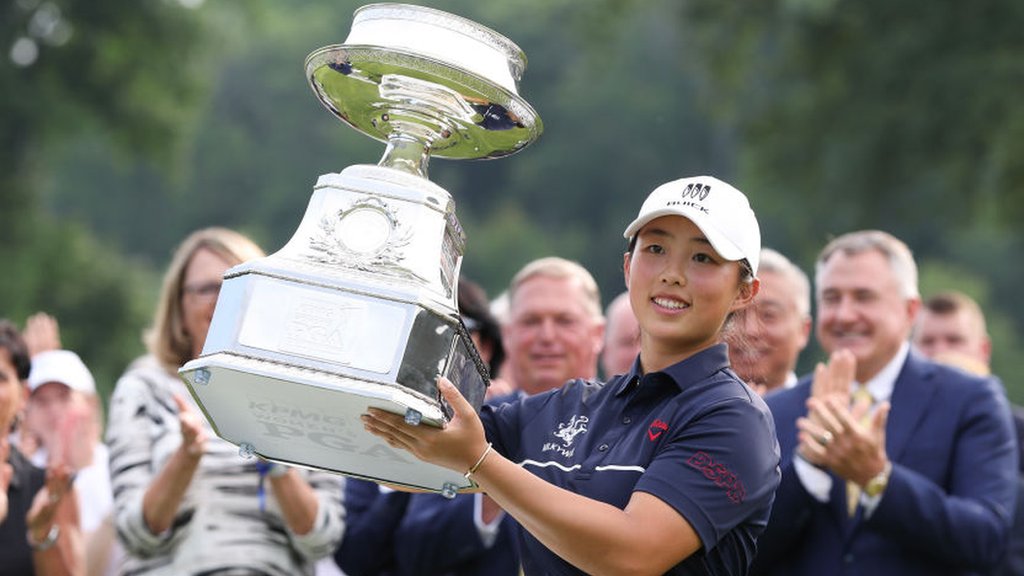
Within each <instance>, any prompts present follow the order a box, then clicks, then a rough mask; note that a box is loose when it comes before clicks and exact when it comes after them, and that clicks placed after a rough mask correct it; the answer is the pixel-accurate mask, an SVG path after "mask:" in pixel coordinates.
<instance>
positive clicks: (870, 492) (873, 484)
mask: <svg viewBox="0 0 1024 576" xmlns="http://www.w3.org/2000/svg"><path fill="white" fill-rule="evenodd" d="M890 474H892V462H889V461H888V460H887V461H886V462H885V467H884V468H882V471H881V472H879V473H878V474H876V475H875V477H874V478H872V479H871V480H868V483H867V484H865V485H864V494H865V495H866V496H868V497H869V498H874V497H875V496H878V495H879V494H881V493H882V492H885V488H886V486H888V485H889V475H890Z"/></svg>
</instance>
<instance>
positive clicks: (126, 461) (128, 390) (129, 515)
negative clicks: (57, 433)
mask: <svg viewBox="0 0 1024 576" xmlns="http://www.w3.org/2000/svg"><path fill="white" fill-rule="evenodd" d="M170 416H171V412H170V410H169V408H168V407H166V406H162V405H161V402H160V401H159V399H158V397H157V396H156V390H155V386H154V385H153V384H152V383H150V382H148V381H146V380H145V379H143V378H142V377H140V376H139V375H138V374H134V373H131V372H129V373H127V374H125V375H124V376H122V377H121V379H120V380H119V381H118V384H117V387H116V389H115V390H114V394H113V396H112V397H111V399H110V414H109V417H108V421H107V444H108V446H109V448H110V480H111V486H112V488H113V490H114V522H115V526H116V528H117V532H118V534H119V536H120V537H121V540H122V542H123V543H124V545H125V547H126V548H127V549H128V551H129V552H131V553H132V554H135V555H138V556H142V557H148V556H153V555H157V554H161V553H164V552H167V551H168V550H170V548H171V545H172V541H173V536H174V533H175V531H176V530H177V523H175V524H173V525H172V526H171V528H170V529H169V530H167V531H165V532H164V533H162V534H154V533H153V532H151V531H150V529H149V527H148V526H147V525H146V521H145V518H144V517H143V511H142V500H143V497H144V496H145V493H146V488H147V487H148V486H149V484H150V483H151V482H152V480H153V475H154V474H153V471H154V469H155V467H154V463H153V460H154V458H153V445H154V443H155V442H156V441H158V440H159V439H160V438H162V437H163V436H165V435H166V434H168V433H169V428H168V426H167V425H166V422H167V420H168V418H169V417H170ZM174 422H175V423H177V420H176V419H175V420H174Z"/></svg>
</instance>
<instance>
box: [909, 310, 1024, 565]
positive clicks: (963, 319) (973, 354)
mask: <svg viewBox="0 0 1024 576" xmlns="http://www.w3.org/2000/svg"><path fill="white" fill-rule="evenodd" d="M912 341H913V343H914V346H916V347H917V349H918V350H920V351H921V353H923V354H924V355H925V356H928V357H929V358H932V359H934V360H936V361H938V362H943V363H946V364H952V365H953V366H957V367H959V368H963V369H964V370H967V371H968V372H973V373H975V374H982V375H986V374H988V373H989V371H990V367H989V361H990V360H991V358H992V340H991V338H989V335H988V329H987V328H986V326H985V314H984V313H983V312H982V311H981V306H978V303H977V302H975V301H974V299H972V298H971V297H970V296H968V295H966V294H963V293H961V292H956V291H948V292H940V293H938V294H935V295H934V296H931V297H929V298H928V299H927V300H925V301H924V306H923V307H922V308H921V314H920V315H919V316H918V318H917V322H916V324H915V325H914V335H913V337H912ZM1011 409H1012V411H1013V424H1014V426H1015V427H1016V430H1017V447H1018V449H1019V450H1021V451H1024V408H1022V407H1020V406H1011ZM1018 454H1019V457H1020V461H1021V462H1020V463H1021V465H1022V466H1024V454H1022V453H1020V452H1018ZM1020 472H1021V474H1020V476H1019V477H1018V480H1017V510H1016V512H1015V514H1014V521H1013V528H1012V530H1011V532H1010V546H1009V549H1008V550H1007V554H1006V557H1005V558H1004V559H1003V561H1002V563H1000V565H999V567H998V568H997V569H996V570H995V571H993V572H992V573H991V574H992V576H1019V575H1020V574H1024V469H1021V471H1020Z"/></svg>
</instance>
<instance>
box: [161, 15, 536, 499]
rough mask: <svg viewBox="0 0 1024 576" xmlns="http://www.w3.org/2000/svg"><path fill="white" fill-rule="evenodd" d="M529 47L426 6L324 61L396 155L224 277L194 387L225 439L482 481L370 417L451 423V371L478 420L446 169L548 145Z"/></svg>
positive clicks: (459, 240) (339, 467)
mask: <svg viewBox="0 0 1024 576" xmlns="http://www.w3.org/2000/svg"><path fill="white" fill-rule="evenodd" d="M525 66H526V57H525V56H524V54H523V52H522V51H521V50H520V49H519V47H518V46H516V45H515V44H513V43H512V42H511V41H510V40H508V39H507V38H505V37H504V36H502V35H500V34H498V33H496V32H494V31H492V30H490V29H489V28H486V27H484V26H481V25H479V24H476V23H474V22H472V21H469V20H466V19H464V18H461V17H458V16H455V15H452V14H448V13H446V12H441V11H439V10H435V9H431V8H425V7H420V6H411V5H403V4H372V5H368V6H364V7H362V8H360V9H358V10H356V12H355V15H354V18H353V22H352V28H351V31H350V33H349V35H348V37H347V38H346V40H345V43H344V44H341V45H335V46H327V47H324V48H321V49H319V50H316V51H314V52H313V53H312V54H310V55H309V57H308V58H307V59H306V77H307V79H308V80H309V83H310V85H311V86H312V88H313V91H314V92H315V93H316V96H317V97H318V98H319V99H320V101H321V102H322V103H323V105H324V106H325V107H326V108H327V109H328V110H329V111H330V112H331V113H332V114H334V115H335V116H337V117H338V118H340V119H341V120H342V121H344V122H345V123H346V124H348V125H349V126H352V127H353V128H355V129H356V130H358V131H360V132H363V133H364V134H367V135H369V136H371V137H373V138H375V139H377V140H380V141H383V142H385V143H386V144H387V148H386V150H385V152H384V156H383V158H382V159H381V160H380V162H379V163H378V164H377V165H356V166H350V167H348V168H346V169H344V170H343V171H342V172H341V173H340V174H325V175H322V176H320V178H319V180H318V181H317V183H316V186H315V188H314V193H313V196H312V198H311V199H310V202H309V206H308V208H307V209H306V213H305V216H304V217H303V219H302V222H301V223H300V224H299V228H298V230H297V231H296V232H295V234H294V236H293V237H292V238H291V240H290V241H289V242H288V243H287V244H286V245H285V246H284V247H283V248H282V249H281V250H279V251H278V252H277V253H275V254H272V255H271V256H268V257H266V258H263V259H259V260H255V261H251V262H246V263H244V264H241V265H239V266H236V267H234V268H232V269H230V270H228V272H227V273H225V275H224V284H223V287H222V289H221V292H220V297H219V299H218V301H217V308H216V311H215V313H214V316H213V323H212V325H211V327H210V331H209V335H208V336H207V339H206V343H205V345H204V348H203V352H202V355H201V356H200V357H199V358H197V359H195V360H192V361H190V362H188V363H187V364H185V365H184V366H183V367H182V368H181V370H180V374H181V376H182V378H183V379H184V380H185V382H186V383H187V384H188V387H189V388H190V390H191V391H192V394H193V396H194V397H195V399H196V400H197V402H198V403H199V405H200V407H201V408H202V410H203V412H204V413H205V414H206V416H207V418H208V419H209V420H210V422H211V423H212V424H213V427H214V429H215V430H216V432H217V434H218V435H220V436H221V437H222V438H224V439H226V440H228V441H230V442H232V443H234V444H236V445H238V446H239V449H240V451H241V452H242V453H243V454H245V455H257V456H259V457H261V458H265V459H267V460H271V461H276V462H282V463H285V464H291V465H298V466H304V467H309V468H317V469H323V470H329V471H333V472H338V473H341V474H346V475H350V476H357V477H362V478H368V479H371V480H378V481H382V482H390V483H394V484H400V485H405V486H409V487H414V488H421V489H426V490H432V491H438V492H441V493H443V494H445V495H447V496H454V494H455V491H456V490H458V489H460V488H467V487H470V486H472V485H473V484H472V481H471V480H468V479H466V478H465V477H463V476H462V475H461V474H458V473H456V472H453V471H450V470H447V469H444V468H441V467H438V466H434V465H432V464H426V463H423V462H419V461H417V460H415V459H414V458H413V457H411V456H410V455H408V454H406V453H404V452H402V451H400V450H395V449H392V448H390V447H389V446H387V445H386V444H384V443H383V442H381V441H380V440H378V439H377V438H376V437H374V436H372V435H370V434H369V433H367V432H365V431H364V430H363V427H362V423H361V422H360V420H359V416H360V415H361V414H364V413H365V412H366V410H367V408H368V407H371V406H372V407H377V408H382V409H384V410H389V411H391V412H394V413H397V414H404V415H405V418H406V420H407V421H409V422H411V423H422V424H423V425H432V426H443V425H444V424H445V422H446V421H447V418H448V417H449V413H448V407H447V406H446V405H445V404H444V403H443V402H442V401H441V400H440V399H439V395H438V391H437V386H436V378H437V376H445V377H446V378H448V379H449V380H451V381H452V382H453V383H454V384H455V386H456V387H458V388H459V390H460V391H461V392H462V394H463V395H464V396H465V397H466V398H467V399H468V400H469V401H470V403H472V404H473V405H474V407H476V408H477V409H479V407H480V404H481V403H482V402H483V397H484V392H485V390H486V387H487V384H488V377H487V370H486V368H485V367H484V364H483V363H482V362H481V360H480V357H479V355H478V353H477V351H476V348H475V347H474V345H473V342H472V340H471V339H470V337H469V334H468V332H467V331H466V328H465V326H464V325H463V324H462V322H461V320H460V317H459V313H458V305H457V302H456V297H457V293H458V290H457V285H458V277H459V267H460V266H461V263H462V254H463V250H464V247H465V235H464V234H463V231H462V228H461V226H460V225H459V221H458V219H457V218H456V216H455V205H454V202H453V200H452V198H451V196H450V195H449V194H448V192H446V191H445V190H444V189H442V188H441V187H439V186H437V185H436V184H434V183H432V182H430V180H428V179H427V164H428V160H429V158H430V156H440V157H443V158H455V159H460V158H467V159H475V158H498V157H501V156H506V155H509V154H513V153H515V152H517V151H519V150H521V149H522V148H523V147H525V146H527V145H528V144H530V143H531V142H533V141H534V140H536V139H537V137H538V136H540V133H541V131H542V130H543V127H542V123H541V120H540V118H539V117H538V115H537V113H536V112H535V111H534V110H533V108H531V107H530V105H529V104H527V103H526V102H525V101H524V100H523V99H522V98H521V97H520V96H519V94H518V92H517V82H518V80H519V78H520V76H521V74H522V72H523V70H524V68H525Z"/></svg>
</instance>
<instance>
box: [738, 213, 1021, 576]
mask: <svg viewBox="0 0 1024 576" xmlns="http://www.w3.org/2000/svg"><path fill="white" fill-rule="evenodd" d="M815 280H816V290H815V294H816V298H817V302H818V310H817V320H816V335H817V338H818V341H819V343H820V344H821V347H822V348H823V349H824V350H825V351H826V352H828V353H829V354H830V355H831V356H830V362H829V365H828V366H825V365H820V366H819V367H818V368H817V369H816V370H815V373H814V375H813V377H812V376H807V377H804V378H803V379H802V380H801V381H800V382H799V383H798V384H797V386H796V387H794V388H790V389H786V390H782V391H779V392H776V393H774V394H770V395H769V396H768V397H767V398H766V402H767V403H768V406H769V407H770V408H771V410H772V414H773V416H774V417H775V425H776V431H777V433H778V436H779V445H780V448H781V450H782V460H781V466H782V472H783V475H782V483H781V484H780V486H779V490H778V492H777V494H776V499H775V504H774V506H773V508H772V516H771V519H770V521H769V524H768V527H767V529H766V531H765V533H764V534H763V535H762V537H761V539H760V540H759V541H758V556H757V557H756V558H755V561H754V566H753V567H752V571H751V573H752V574H773V575H774V574H778V575H783V574H785V575H792V576H800V575H808V576H810V575H814V576H817V575H821V574H828V575H845V574H866V575H871V576H887V575H892V576H896V575H899V576H909V575H917V574H920V575H935V574H953V575H957V574H972V573H976V572H979V571H985V570H989V569H991V568H992V567H994V566H995V565H996V564H997V563H998V562H999V560H1000V558H1001V557H1002V555H1003V553H1004V551H1005V549H1006V542H1007V535H1008V532H1009V528H1010V522H1011V518H1012V515H1013V509H1014V504H1015V499H1016V482H1017V447H1016V441H1015V439H1014V431H1013V423H1012V421H1011V418H1010V411H1009V406H1008V404H1007V401H1006V399H1005V396H1004V393H1003V389H1002V386H1001V384H1000V383H999V381H998V380H996V379H994V378H992V377H986V376H974V375H969V374H967V373H966V372H963V371H960V370H957V369H954V368H951V367H948V366H945V365H942V364H938V363H935V362H933V361H931V360H928V359H926V358H925V357H923V356H922V355H920V354H919V353H918V352H917V351H915V350H912V349H911V347H910V344H909V341H908V338H909V337H910V333H911V329H912V327H913V325H914V320H915V317H916V316H917V314H918V311H919V308H920V306H921V300H920V296H919V294H918V289H917V266H916V264H915V263H914V259H913V256H912V255H911V252H910V250H909V249H908V248H907V246H906V245H905V244H904V243H903V242H901V241H900V240H898V239H897V238H895V237H893V236H892V235H890V234H887V233H885V232H879V231H874V230H868V231H860V232H852V233H849V234H845V235H843V236H840V237H838V238H836V239H835V240H833V241H832V242H830V243H829V244H828V245H827V246H826V247H825V248H824V250H823V251H822V252H821V254H820V255H819V257H818V261H817V263H816V269H815ZM862 393H870V396H871V398H867V397H864V398H862V399H860V400H858V401H856V402H853V403H852V404H851V401H850V399H851V397H857V396H866V394H862Z"/></svg>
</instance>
